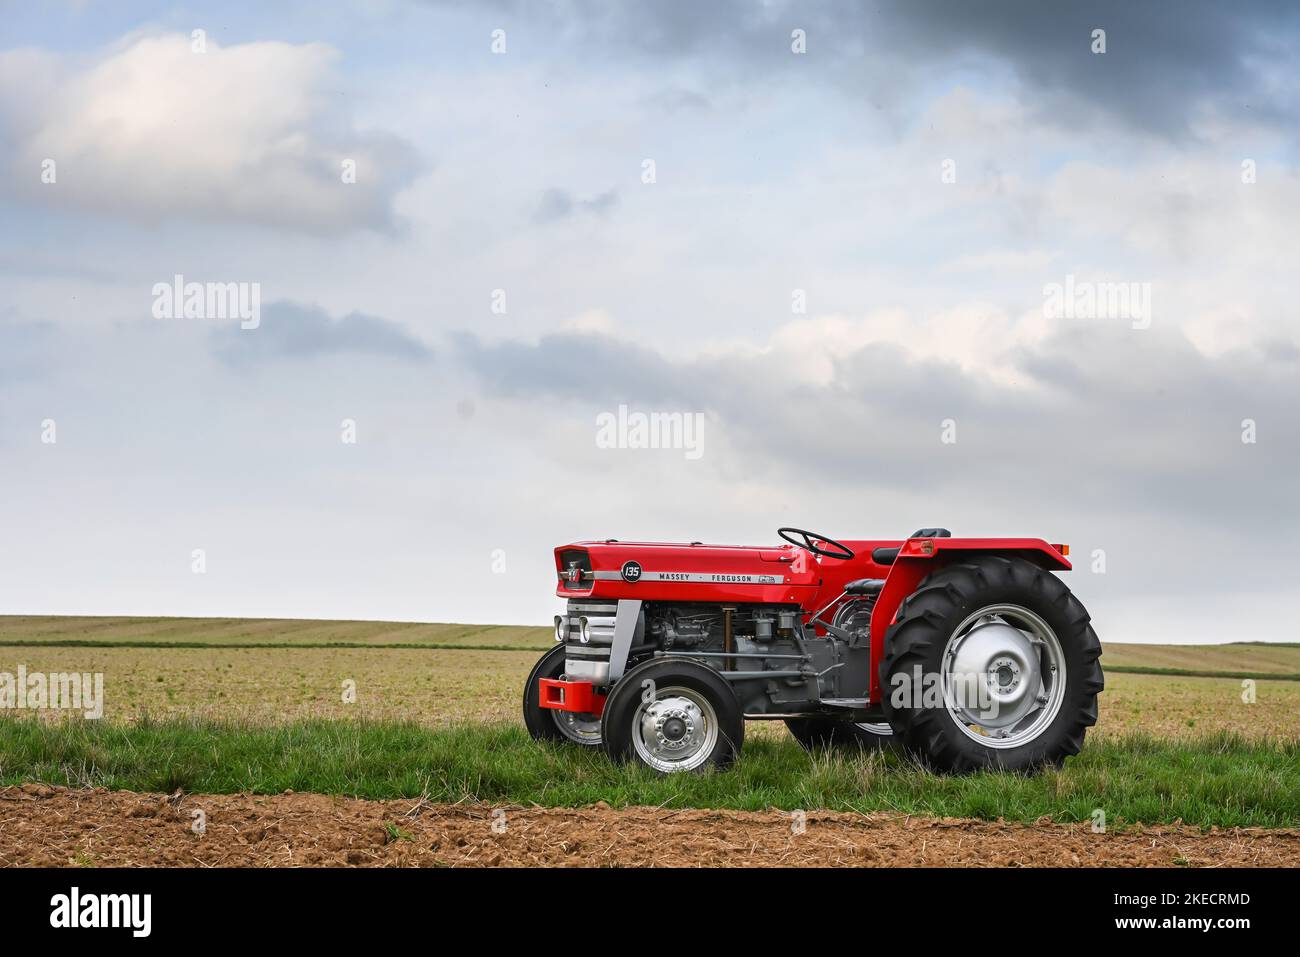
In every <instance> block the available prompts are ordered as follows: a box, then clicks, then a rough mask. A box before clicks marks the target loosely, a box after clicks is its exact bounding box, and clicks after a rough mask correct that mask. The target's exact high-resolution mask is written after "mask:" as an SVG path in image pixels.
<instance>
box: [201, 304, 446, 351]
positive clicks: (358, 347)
mask: <svg viewBox="0 0 1300 957" xmlns="http://www.w3.org/2000/svg"><path fill="white" fill-rule="evenodd" d="M178 321H183V320H178ZM212 338H213V344H214V348H215V351H216V353H217V355H218V356H219V357H220V358H221V359H223V360H224V361H225V362H227V363H229V364H231V365H250V364H254V363H259V362H269V361H273V360H276V359H312V358H317V357H320V356H328V355H338V354H349V355H373V356H388V357H391V358H395V359H404V360H407V361H411V362H425V361H428V360H429V359H432V358H433V352H432V350H431V349H430V348H429V347H428V346H426V345H425V344H424V343H423V342H421V341H420V340H419V339H417V338H416V337H414V336H412V335H411V334H410V333H408V332H407V331H406V330H405V329H403V327H402V326H400V325H398V324H397V323H395V322H390V321H388V320H387V319H381V318H378V317H376V316H367V315H363V314H362V313H359V312H353V313H350V314H348V315H346V316H343V317H342V318H341V319H331V318H330V316H329V315H328V314H327V313H326V312H325V311H324V310H323V309H318V308H316V307H314V306H304V305H300V304H298V303H293V302H275V303H271V304H269V305H267V306H266V307H265V308H264V309H263V310H262V317H261V324H260V325H258V326H257V328H255V329H241V328H240V327H239V326H238V325H237V324H230V325H227V326H226V327H225V328H222V329H220V330H219V331H216V332H214V333H213V334H212Z"/></svg>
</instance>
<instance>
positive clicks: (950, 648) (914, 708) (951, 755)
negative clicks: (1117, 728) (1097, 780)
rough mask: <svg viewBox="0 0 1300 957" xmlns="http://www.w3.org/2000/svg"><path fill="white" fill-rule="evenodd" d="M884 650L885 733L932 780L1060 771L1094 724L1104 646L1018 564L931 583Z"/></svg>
mask: <svg viewBox="0 0 1300 957" xmlns="http://www.w3.org/2000/svg"><path fill="white" fill-rule="evenodd" d="M885 648H886V653H885V658H884V660H883V661H882V662H881V664H880V678H881V681H882V682H883V684H884V689H885V697H884V707H885V712H886V714H887V715H888V716H889V722H890V725H891V726H892V727H893V729H894V733H895V734H896V735H897V736H898V738H899V739H900V741H901V742H902V743H903V745H904V746H905V747H907V748H908V749H909V750H910V751H912V752H913V753H915V754H917V755H918V756H920V757H921V758H922V759H923V760H925V761H926V763H928V764H929V765H930V766H931V767H933V768H935V769H936V770H940V771H954V772H966V771H975V770H979V769H981V768H994V769H1006V770H1032V769H1035V768H1039V767H1043V766H1046V765H1052V766H1059V765H1060V764H1061V763H1062V762H1063V761H1064V760H1065V758H1066V757H1067V756H1069V755H1072V754H1078V752H1079V749H1080V748H1081V747H1083V738H1084V734H1085V733H1086V732H1087V729H1088V728H1089V727H1091V726H1092V725H1094V724H1096V723H1097V694H1098V693H1099V692H1100V691H1101V690H1102V687H1103V684H1104V682H1103V678H1102V673H1101V665H1100V664H1099V663H1098V660H1097V659H1098V658H1099V657H1100V656H1101V643H1100V642H1099V641H1098V640H1097V635H1096V632H1094V631H1093V630H1092V626H1091V625H1090V624H1089V618H1088V612H1087V611H1086V610H1085V609H1084V607H1083V605H1081V604H1080V603H1079V601H1078V599H1076V598H1075V597H1074V596H1073V595H1072V594H1070V590H1069V589H1068V588H1066V586H1065V584H1064V583H1063V582H1062V581H1061V580H1060V579H1059V578H1057V577H1056V576H1055V575H1053V574H1052V573H1050V572H1048V571H1045V570H1044V569H1041V568H1039V567H1038V566H1036V565H1033V564H1031V563H1030V562H1027V561H1024V560H1023V559H1019V558H1002V557H998V556H985V557H981V558H978V559H976V560H974V561H972V562H963V563H961V564H956V565H949V566H948V567H946V568H944V569H941V570H940V571H938V572H935V573H934V574H933V575H931V576H929V577H928V578H926V579H925V580H924V581H923V582H921V584H920V586H919V587H918V588H917V590H916V591H915V592H913V593H912V594H911V595H909V596H908V597H907V599H906V600H905V601H904V602H903V604H902V605H901V606H899V610H898V614H897V617H896V619H895V622H894V624H893V625H891V626H890V629H889V633H888V634H887V635H886V638H885Z"/></svg>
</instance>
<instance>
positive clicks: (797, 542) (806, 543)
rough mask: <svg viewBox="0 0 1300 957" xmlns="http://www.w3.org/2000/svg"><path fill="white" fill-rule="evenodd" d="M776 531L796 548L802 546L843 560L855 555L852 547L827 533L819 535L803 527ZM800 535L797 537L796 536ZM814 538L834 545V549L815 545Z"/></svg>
mask: <svg viewBox="0 0 1300 957" xmlns="http://www.w3.org/2000/svg"><path fill="white" fill-rule="evenodd" d="M776 533H777V534H778V535H780V536H781V538H782V539H784V540H785V541H787V542H789V543H790V544H791V545H794V546H795V547H796V548H802V549H803V550H804V551H806V552H812V553H813V554H814V555H821V556H823V557H825V558H838V559H840V560H841V561H848V560H849V559H850V558H852V557H853V551H852V549H849V548H846V547H845V546H843V545H841V544H840V543H839V542H837V541H835V540H834V539H833V538H827V537H826V536H825V535H819V534H818V533H817V532H810V531H808V530H807V529H803V528H778V529H777V530H776ZM796 535H797V536H799V537H798V538H795V536H796ZM813 539H817V540H818V541H819V542H821V543H822V544H823V545H833V546H834V550H833V551H832V550H830V549H826V548H822V547H821V546H818V545H814V544H813Z"/></svg>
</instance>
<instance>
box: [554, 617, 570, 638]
mask: <svg viewBox="0 0 1300 957" xmlns="http://www.w3.org/2000/svg"><path fill="white" fill-rule="evenodd" d="M568 637H569V622H568V620H567V619H566V618H565V617H564V616H563V615H556V616H555V640H556V641H563V640H564V639H565V638H568Z"/></svg>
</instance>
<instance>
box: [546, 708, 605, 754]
mask: <svg viewBox="0 0 1300 957" xmlns="http://www.w3.org/2000/svg"><path fill="white" fill-rule="evenodd" d="M551 717H552V718H554V719H555V726H556V727H557V728H559V729H560V734H562V735H564V736H565V737H566V738H568V739H569V740H570V741H576V742H577V743H578V744H589V745H593V746H594V745H597V744H600V718H598V717H596V716H595V715H591V714H587V713H586V712H585V711H584V712H581V713H579V712H576V711H560V710H558V709H552V710H551Z"/></svg>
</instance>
